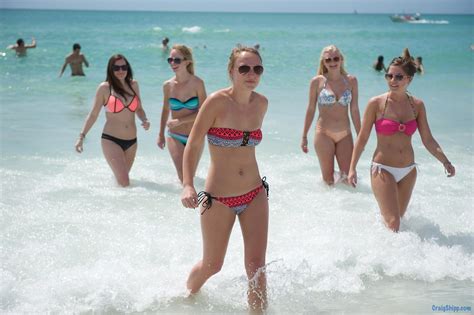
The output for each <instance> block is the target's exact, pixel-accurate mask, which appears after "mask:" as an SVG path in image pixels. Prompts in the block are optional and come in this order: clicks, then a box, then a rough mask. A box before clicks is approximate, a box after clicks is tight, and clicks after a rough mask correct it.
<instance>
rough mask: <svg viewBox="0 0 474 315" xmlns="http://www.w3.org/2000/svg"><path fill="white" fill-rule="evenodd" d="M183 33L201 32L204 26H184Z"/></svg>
mask: <svg viewBox="0 0 474 315" xmlns="http://www.w3.org/2000/svg"><path fill="white" fill-rule="evenodd" d="M181 31H182V32H183V33H192V34H195V33H200V32H201V31H202V28H201V27H200V26H191V27H183V28H182V29H181Z"/></svg>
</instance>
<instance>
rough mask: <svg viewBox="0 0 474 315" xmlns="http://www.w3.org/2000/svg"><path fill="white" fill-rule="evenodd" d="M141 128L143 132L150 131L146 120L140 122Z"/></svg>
mask: <svg viewBox="0 0 474 315" xmlns="http://www.w3.org/2000/svg"><path fill="white" fill-rule="evenodd" d="M142 127H143V129H145V130H148V129H150V122H149V121H148V119H145V120H144V121H142Z"/></svg>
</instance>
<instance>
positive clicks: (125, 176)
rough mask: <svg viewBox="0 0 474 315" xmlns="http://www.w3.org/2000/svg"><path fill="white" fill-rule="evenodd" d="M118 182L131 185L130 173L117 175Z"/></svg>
mask: <svg viewBox="0 0 474 315" xmlns="http://www.w3.org/2000/svg"><path fill="white" fill-rule="evenodd" d="M117 183H118V184H119V185H120V186H122V187H128V186H130V178H129V177H128V174H121V175H118V176H117Z"/></svg>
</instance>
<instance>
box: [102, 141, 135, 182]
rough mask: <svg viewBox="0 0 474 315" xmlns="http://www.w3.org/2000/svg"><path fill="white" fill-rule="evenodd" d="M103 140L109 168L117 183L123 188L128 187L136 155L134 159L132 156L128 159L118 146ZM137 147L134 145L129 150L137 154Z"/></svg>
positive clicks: (103, 149) (103, 150) (103, 148)
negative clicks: (129, 173)
mask: <svg viewBox="0 0 474 315" xmlns="http://www.w3.org/2000/svg"><path fill="white" fill-rule="evenodd" d="M101 140H102V141H101V144H102V152H103V153H104V156H105V159H106V160H107V163H109V166H110V168H111V169H112V172H113V173H114V175H115V178H116V180H117V183H118V184H119V185H120V186H122V187H127V186H128V185H130V179H129V176H128V172H129V171H130V168H131V167H132V164H133V160H134V158H135V153H133V158H132V157H131V156H129V157H128V158H127V157H126V154H125V152H124V151H123V150H122V148H121V147H120V146H119V145H118V144H116V143H115V142H113V141H111V140H107V139H101ZM136 147H137V145H136V144H134V145H133V146H132V147H130V148H129V149H128V150H134V151H133V152H136Z"/></svg>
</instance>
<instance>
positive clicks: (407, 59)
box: [387, 48, 416, 77]
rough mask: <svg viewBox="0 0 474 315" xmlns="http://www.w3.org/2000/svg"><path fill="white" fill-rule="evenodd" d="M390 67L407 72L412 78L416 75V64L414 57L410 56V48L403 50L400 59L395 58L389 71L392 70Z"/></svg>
mask: <svg viewBox="0 0 474 315" xmlns="http://www.w3.org/2000/svg"><path fill="white" fill-rule="evenodd" d="M390 66H397V67H400V68H402V70H403V72H405V73H406V74H407V75H408V76H410V77H412V76H413V75H414V74H415V73H416V64H415V61H414V59H413V57H412V56H410V52H409V51H408V48H405V49H403V54H402V55H401V56H400V57H395V58H393V60H392V62H390V65H389V66H388V68H387V71H388V69H390Z"/></svg>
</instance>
